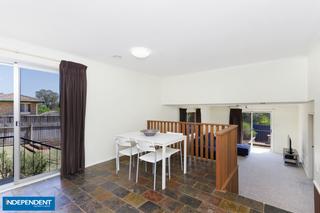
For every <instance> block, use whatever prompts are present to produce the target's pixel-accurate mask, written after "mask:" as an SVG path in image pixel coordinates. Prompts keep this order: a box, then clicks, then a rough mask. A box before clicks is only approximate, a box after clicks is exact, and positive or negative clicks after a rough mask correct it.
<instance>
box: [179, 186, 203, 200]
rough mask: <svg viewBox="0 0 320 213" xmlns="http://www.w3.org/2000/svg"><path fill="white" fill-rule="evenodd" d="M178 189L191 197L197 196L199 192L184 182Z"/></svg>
mask: <svg viewBox="0 0 320 213" xmlns="http://www.w3.org/2000/svg"><path fill="white" fill-rule="evenodd" d="M179 191H180V192H183V193H185V194H187V195H190V196H192V197H197V196H198V195H199V194H200V193H201V192H200V191H198V190H196V189H194V188H192V187H191V186H189V185H185V184H184V185H182V186H180V187H179Z"/></svg>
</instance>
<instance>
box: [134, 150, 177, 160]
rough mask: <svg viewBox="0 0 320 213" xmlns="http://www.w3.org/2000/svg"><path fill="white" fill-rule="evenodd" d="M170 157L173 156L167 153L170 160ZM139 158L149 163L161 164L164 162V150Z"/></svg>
mask: <svg viewBox="0 0 320 213" xmlns="http://www.w3.org/2000/svg"><path fill="white" fill-rule="evenodd" d="M155 155H156V156H155ZM170 156H171V155H170V154H169V153H166V158H169V157H170ZM139 158H140V159H141V160H143V161H146V162H149V163H155V162H159V161H161V160H162V150H160V149H158V150H157V151H156V152H150V153H148V154H145V155H142V156H140V157H139Z"/></svg>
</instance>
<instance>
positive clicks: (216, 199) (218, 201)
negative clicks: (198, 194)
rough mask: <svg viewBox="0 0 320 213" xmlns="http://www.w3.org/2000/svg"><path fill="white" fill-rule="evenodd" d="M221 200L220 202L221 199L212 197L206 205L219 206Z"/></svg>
mask: <svg viewBox="0 0 320 213" xmlns="http://www.w3.org/2000/svg"><path fill="white" fill-rule="evenodd" d="M221 200H222V199H221V198H219V197H216V196H214V195H212V196H210V197H209V199H208V203H211V204H213V205H215V206H219V204H220V202H221Z"/></svg>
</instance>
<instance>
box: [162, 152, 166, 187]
mask: <svg viewBox="0 0 320 213" xmlns="http://www.w3.org/2000/svg"><path fill="white" fill-rule="evenodd" d="M164 189H166V146H163V147H162V190H164Z"/></svg>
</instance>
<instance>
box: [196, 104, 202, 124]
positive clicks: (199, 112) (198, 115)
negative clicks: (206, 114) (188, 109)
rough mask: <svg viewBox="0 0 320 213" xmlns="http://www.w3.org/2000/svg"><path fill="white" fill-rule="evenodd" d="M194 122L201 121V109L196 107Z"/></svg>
mask: <svg viewBox="0 0 320 213" xmlns="http://www.w3.org/2000/svg"><path fill="white" fill-rule="evenodd" d="M196 122H197V123H201V109H199V108H197V109H196Z"/></svg>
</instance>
